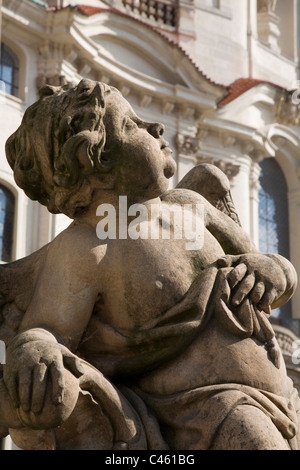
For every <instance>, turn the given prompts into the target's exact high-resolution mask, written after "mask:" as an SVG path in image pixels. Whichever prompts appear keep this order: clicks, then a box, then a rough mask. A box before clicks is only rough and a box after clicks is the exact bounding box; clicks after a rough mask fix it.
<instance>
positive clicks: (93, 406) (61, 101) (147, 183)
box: [0, 80, 299, 450]
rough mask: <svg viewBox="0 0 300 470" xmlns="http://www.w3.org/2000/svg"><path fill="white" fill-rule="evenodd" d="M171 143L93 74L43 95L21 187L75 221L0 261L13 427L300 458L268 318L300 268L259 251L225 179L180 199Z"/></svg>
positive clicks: (44, 438)
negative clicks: (26, 251)
mask: <svg viewBox="0 0 300 470" xmlns="http://www.w3.org/2000/svg"><path fill="white" fill-rule="evenodd" d="M163 133H164V127H163V125H162V124H160V123H147V122H144V121H143V120H142V119H140V118H139V117H138V116H136V114H135V113H134V111H133V110H132V108H131V106H130V105H129V104H128V102H127V101H126V100H125V99H124V98H123V97H122V96H121V94H120V93H119V92H118V91H117V90H116V89H114V88H110V87H108V86H107V85H104V84H103V83H99V82H92V81H89V80H82V81H81V82H80V83H79V84H78V86H77V87H74V88H70V87H68V86H66V87H52V86H45V87H44V88H43V89H42V90H41V98H40V100H39V101H38V102H37V103H35V104H34V105H32V106H31V107H30V108H29V109H28V110H27V112H26V114H25V116H24V119H23V122H22V124H21V126H20V128H19V129H18V130H17V131H16V132H15V133H14V134H13V135H12V136H11V137H10V139H9V140H8V142H7V146H6V151H7V158H8V161H9V163H10V165H11V167H12V169H13V171H14V175H15V179H16V182H17V184H18V185H19V186H20V187H21V188H23V190H24V191H25V192H26V194H27V195H28V196H29V197H31V198H33V199H36V200H38V201H39V202H40V203H41V204H44V205H46V206H47V207H48V209H49V211H51V212H53V213H59V212H62V213H65V214H67V215H68V216H70V217H71V218H73V219H74V221H73V222H72V224H71V225H70V226H69V227H68V228H67V229H66V230H65V231H64V232H62V233H61V234H59V235H58V236H57V237H56V238H55V239H54V240H53V241H52V242H51V243H50V244H49V245H47V246H45V247H44V248H42V249H41V250H40V251H39V252H36V253H34V254H33V255H31V256H30V257H28V258H24V259H23V260H20V261H17V262H15V263H10V264H8V265H5V266H0V280H1V287H0V290H1V293H2V302H1V306H2V307H1V308H2V313H1V317H0V318H1V321H2V324H1V325H0V339H1V338H3V339H5V341H6V342H7V345H8V349H7V355H6V356H7V360H6V364H5V365H4V367H3V377H1V378H0V410H1V414H0V416H1V417H0V432H1V436H5V435H6V434H7V433H8V432H10V434H11V435H12V437H13V439H14V440H15V442H16V444H17V445H19V446H20V447H21V448H24V449H124V450H125V449H128V450H137V449H160V450H161V449H181V450H183V449H186V450H196V449H237V450H239V449H250V450H251V449H253V450H254V449H296V448H297V445H298V444H297V442H298V440H299V432H298V412H299V399H298V395H297V393H296V391H295V389H294V388H293V385H292V382H291V380H290V379H289V378H288V377H287V374H286V370H285V365H284V361H283V359H282V355H281V352H280V350H279V347H278V345H277V342H276V339H275V336H274V332H273V330H272V327H271V324H270V322H269V320H268V317H269V315H270V309H271V307H276V306H278V305H281V304H283V303H284V302H286V301H287V300H288V299H289V298H290V297H291V296H292V294H293V292H294V289H295V286H296V283H297V276H296V273H295V270H294V268H293V266H292V265H291V264H290V263H289V261H287V260H286V259H284V258H282V257H281V256H279V255H269V254H263V253H260V252H258V250H257V249H256V247H255V246H254V245H253V243H252V242H251V240H250V239H249V237H248V235H247V234H246V233H245V232H244V231H243V229H242V227H241V226H240V224H239V219H238V216H237V214H236V211H235V208H234V205H233V203H232V200H231V196H230V185H229V182H228V180H227V178H226V176H225V175H224V174H223V173H222V172H221V171H220V170H219V169H217V168H215V167H213V166H211V165H208V164H203V165H199V166H198V167H195V168H194V169H193V170H191V172H190V173H189V174H188V175H186V177H185V178H184V179H183V180H182V181H181V182H180V183H179V185H178V187H177V188H175V189H172V190H168V182H169V179H170V178H171V177H172V176H173V175H174V172H175V163H174V160H173V158H172V152H171V150H170V148H169V145H168V143H167V142H166V141H165V140H164V136H163ZM125 209H126V211H125ZM124 211H125V212H124ZM195 227H196V230H195ZM8 305H9V307H8Z"/></svg>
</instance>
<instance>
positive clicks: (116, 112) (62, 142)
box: [6, 80, 175, 218]
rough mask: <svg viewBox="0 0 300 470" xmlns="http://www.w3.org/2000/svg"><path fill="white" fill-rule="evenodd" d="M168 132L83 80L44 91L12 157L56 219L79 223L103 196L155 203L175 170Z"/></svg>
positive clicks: (110, 91) (21, 179)
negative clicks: (99, 195) (149, 199)
mask: <svg viewBox="0 0 300 470" xmlns="http://www.w3.org/2000/svg"><path fill="white" fill-rule="evenodd" d="M162 134H163V126H162V125H161V124H159V123H146V122H145V121H142V120H141V119H139V118H138V117H137V116H136V114H135V113H134V112H133V110H132V108H131V106H130V105H129V103H128V102H127V101H126V100H125V99H124V98H123V97H122V96H121V94H120V93H119V92H118V90H116V89H115V88H113V87H109V86H107V85H105V84H103V83H100V82H94V81H91V80H81V82H80V83H79V84H78V86H77V87H69V86H67V87H52V86H48V85H46V86H45V87H43V88H42V89H41V91H40V99H39V100H38V101H37V102H36V103H34V104H33V105H32V106H30V107H29V108H28V109H27V111H26V112H25V115H24V117H23V120H22V123H21V125H20V127H19V128H18V129H17V131H16V132H15V133H14V134H13V135H12V136H11V137H10V138H9V139H8V140H7V143H6V155H7V159H8V162H9V164H10V166H11V167H12V169H13V171H14V177H15V181H16V183H17V184H18V185H19V186H20V187H21V188H22V189H23V190H24V191H25V193H26V194H27V195H28V196H29V197H30V198H31V199H34V200H38V201H39V202H40V203H41V204H43V205H46V206H47V207H48V209H49V211H50V212H52V213H64V214H66V215H68V216H69V217H72V218H73V217H76V215H78V214H79V213H80V211H82V210H83V209H84V208H86V207H88V206H89V205H90V204H91V202H92V201H93V198H94V196H95V193H96V192H97V191H98V190H108V191H115V192H116V194H117V195H128V196H129V195H135V194H136V195H142V194H144V196H145V197H146V198H147V197H155V196H158V195H160V194H161V193H162V192H164V191H165V190H166V189H167V180H168V178H170V177H171V176H173V174H174V171H175V163H174V162H173V159H172V158H171V151H170V150H169V147H168V144H167V142H165V141H164V139H163V137H162Z"/></svg>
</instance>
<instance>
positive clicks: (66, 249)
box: [47, 223, 106, 272]
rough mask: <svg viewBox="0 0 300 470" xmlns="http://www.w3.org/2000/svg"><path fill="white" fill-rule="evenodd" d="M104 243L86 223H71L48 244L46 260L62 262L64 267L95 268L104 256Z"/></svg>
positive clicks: (55, 262) (51, 262) (71, 268)
mask: <svg viewBox="0 0 300 470" xmlns="http://www.w3.org/2000/svg"><path fill="white" fill-rule="evenodd" d="M105 252H106V245H104V244H103V243H101V240H99V238H98V237H97V234H96V229H94V228H93V227H91V226H89V225H87V224H80V223H79V224H76V223H72V224H71V225H70V226H69V227H68V228H67V229H65V230H64V231H62V232H61V233H60V234H59V235H57V237H56V238H55V239H54V240H53V241H52V242H51V243H49V245H48V256H47V262H48V263H50V264H52V265H53V264H57V265H60V264H63V265H64V266H65V269H68V267H69V269H70V270H73V269H74V268H75V267H76V268H77V269H78V270H79V271H80V272H84V271H86V270H87V271H89V270H92V269H93V267H95V268H97V266H98V264H99V262H100V261H101V259H102V258H103V257H104V256H105Z"/></svg>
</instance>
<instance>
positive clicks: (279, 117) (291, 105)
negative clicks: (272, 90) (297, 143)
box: [275, 90, 300, 126]
mask: <svg viewBox="0 0 300 470" xmlns="http://www.w3.org/2000/svg"><path fill="white" fill-rule="evenodd" d="M293 93H294V92H293V91H288V90H282V92H281V94H280V96H279V99H278V102H277V107H276V111H275V119H276V121H277V122H278V124H282V125H284V126H289V125H293V126H295V125H297V124H299V122H300V106H299V103H298V100H297V101H296V102H294V101H293Z"/></svg>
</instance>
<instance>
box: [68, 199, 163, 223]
mask: <svg viewBox="0 0 300 470" xmlns="http://www.w3.org/2000/svg"><path fill="white" fill-rule="evenodd" d="M133 204H137V205H138V204H140V205H142V206H143V207H145V208H146V210H147V211H148V213H149V214H150V212H151V207H152V206H153V205H154V204H156V205H157V204H158V205H160V204H161V199H160V197H155V198H152V199H148V198H142V197H138V198H132V197H127V196H118V195H116V194H111V193H109V194H105V197H103V195H102V196H101V197H100V198H97V199H96V200H94V201H93V202H92V203H91V204H90V205H89V207H88V208H86V209H85V210H84V212H82V213H81V214H80V215H78V216H77V217H76V218H75V219H74V221H75V222H79V223H85V224H88V225H91V226H92V227H96V226H97V224H98V223H99V220H100V219H101V217H103V216H104V215H106V213H107V212H108V211H110V209H111V212H110V213H111V214H112V213H113V214H115V216H116V221H117V222H118V221H119V218H120V217H122V218H123V219H125V218H126V219H127V220H128V222H130V220H131V217H130V214H128V210H129V209H130V207H131V206H133ZM134 210H135V211H137V210H138V207H137V206H135V208H134ZM131 215H134V214H131Z"/></svg>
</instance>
